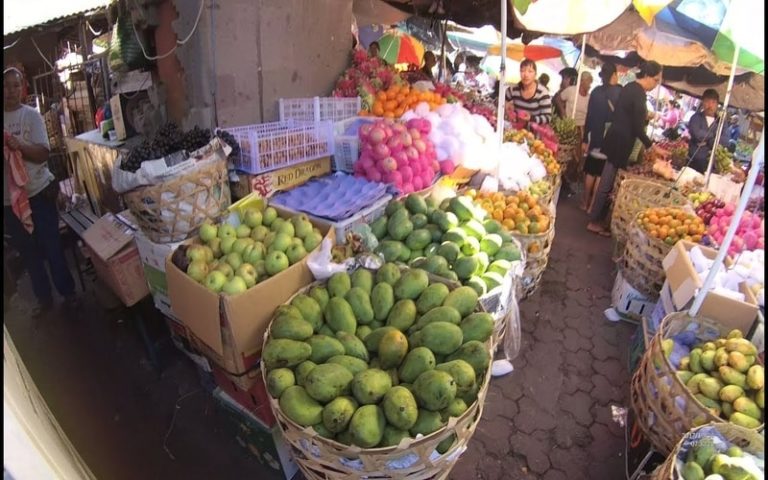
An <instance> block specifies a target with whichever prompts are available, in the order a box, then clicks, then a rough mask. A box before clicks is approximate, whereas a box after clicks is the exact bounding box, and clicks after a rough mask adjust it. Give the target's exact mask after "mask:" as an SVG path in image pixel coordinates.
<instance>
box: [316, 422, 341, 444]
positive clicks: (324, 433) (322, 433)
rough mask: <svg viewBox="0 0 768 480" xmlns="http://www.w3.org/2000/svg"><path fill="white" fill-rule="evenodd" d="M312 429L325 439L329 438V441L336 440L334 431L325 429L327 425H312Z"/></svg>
mask: <svg viewBox="0 0 768 480" xmlns="http://www.w3.org/2000/svg"><path fill="white" fill-rule="evenodd" d="M312 428H313V429H314V430H315V432H317V434H318V435H320V436H321V437H323V438H327V439H329V440H333V439H334V438H335V435H334V433H333V432H332V431H330V430H328V429H327V428H325V425H323V424H322V422H321V423H318V424H317V425H312Z"/></svg>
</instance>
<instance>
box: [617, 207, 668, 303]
mask: <svg viewBox="0 0 768 480" xmlns="http://www.w3.org/2000/svg"><path fill="white" fill-rule="evenodd" d="M628 234H629V236H628V238H627V244H626V246H625V248H624V253H623V254H622V255H621V259H620V261H619V268H620V269H621V274H622V275H624V278H625V279H626V280H627V282H629V284H630V285H632V286H633V287H634V288H635V290H637V291H639V292H640V293H642V294H643V295H645V296H646V297H648V298H649V299H651V300H653V299H656V298H658V296H659V292H660V291H661V287H662V285H663V284H664V279H665V278H666V273H665V272H664V266H663V265H662V262H663V261H664V257H666V256H667V254H668V253H669V251H670V250H672V245H668V244H666V243H664V241H662V240H659V239H658V238H654V237H652V236H650V235H649V234H648V232H646V231H645V230H643V229H642V228H641V227H640V225H639V224H638V223H637V221H634V222H632V223H631V224H630V227H629V232H628Z"/></svg>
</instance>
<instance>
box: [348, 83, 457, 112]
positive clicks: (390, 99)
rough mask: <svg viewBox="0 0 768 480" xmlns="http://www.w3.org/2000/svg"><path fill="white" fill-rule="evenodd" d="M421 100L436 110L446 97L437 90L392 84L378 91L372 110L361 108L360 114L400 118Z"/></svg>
mask: <svg viewBox="0 0 768 480" xmlns="http://www.w3.org/2000/svg"><path fill="white" fill-rule="evenodd" d="M421 102H426V103H428V104H429V108H430V110H434V109H436V108H437V107H439V106H440V105H442V104H444V103H445V98H443V96H442V95H440V94H439V93H436V92H430V91H427V92H421V91H419V90H415V89H412V88H411V87H410V86H409V85H402V86H400V85H392V86H391V87H389V88H388V89H386V90H380V91H379V92H377V93H376V100H375V101H374V102H373V105H372V106H371V110H370V111H368V110H361V111H360V116H363V117H365V116H375V117H384V118H400V117H401V116H402V115H403V113H405V112H406V111H408V110H410V109H412V108H414V107H416V105H418V104H419V103H421Z"/></svg>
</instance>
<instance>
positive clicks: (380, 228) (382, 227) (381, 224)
mask: <svg viewBox="0 0 768 480" xmlns="http://www.w3.org/2000/svg"><path fill="white" fill-rule="evenodd" d="M388 220H389V218H388V217H387V216H386V215H382V216H381V217H379V218H377V219H376V220H374V221H373V222H372V223H371V224H370V227H371V233H373V235H374V236H375V237H376V240H381V239H383V238H384V237H385V236H386V235H387V221H388Z"/></svg>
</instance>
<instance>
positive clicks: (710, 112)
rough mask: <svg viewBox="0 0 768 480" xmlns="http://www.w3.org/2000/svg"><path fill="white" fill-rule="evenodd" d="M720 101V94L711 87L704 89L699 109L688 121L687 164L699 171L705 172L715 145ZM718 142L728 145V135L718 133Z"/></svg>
mask: <svg viewBox="0 0 768 480" xmlns="http://www.w3.org/2000/svg"><path fill="white" fill-rule="evenodd" d="M719 103H720V95H718V93H717V91H716V90H715V89H713V88H708V89H706V90H704V93H703V94H702V95H701V105H700V107H699V110H698V111H697V112H696V113H694V114H693V116H692V117H691V121H690V122H688V134H689V135H690V136H691V139H690V140H689V142H688V159H689V162H690V163H689V164H688V166H689V167H691V168H692V169H694V170H696V171H697V172H699V173H705V172H706V171H707V166H708V165H709V157H710V154H711V153H712V148H713V147H714V145H715V132H717V125H718V123H719V120H718V115H717V106H718V104H719ZM720 144H721V145H723V146H725V145H728V135H727V133H726V132H723V134H722V135H720Z"/></svg>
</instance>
